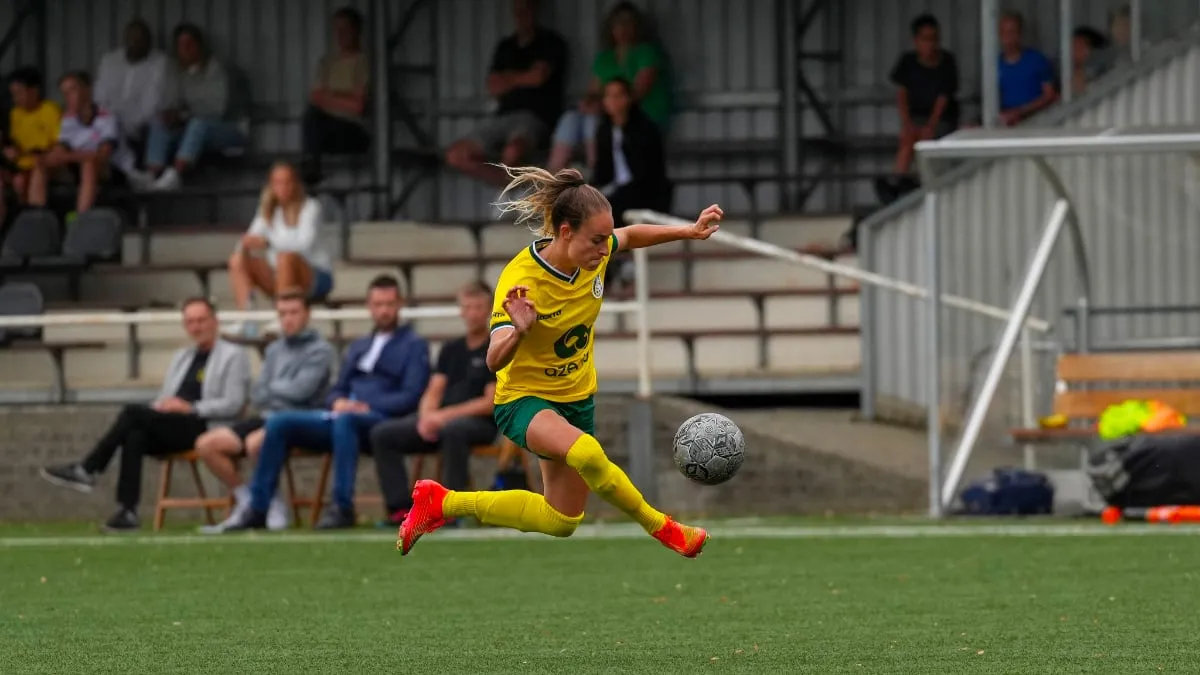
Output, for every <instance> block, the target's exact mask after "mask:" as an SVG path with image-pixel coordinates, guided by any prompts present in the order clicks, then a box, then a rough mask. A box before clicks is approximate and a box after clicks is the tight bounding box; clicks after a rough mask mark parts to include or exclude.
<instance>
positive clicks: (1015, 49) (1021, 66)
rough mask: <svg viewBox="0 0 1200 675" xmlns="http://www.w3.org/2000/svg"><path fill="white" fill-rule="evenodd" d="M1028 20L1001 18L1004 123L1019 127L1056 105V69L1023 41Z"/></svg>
mask: <svg viewBox="0 0 1200 675" xmlns="http://www.w3.org/2000/svg"><path fill="white" fill-rule="evenodd" d="M1024 30H1025V17H1023V16H1022V15H1021V14H1020V13H1019V12H1004V13H1003V14H1001V15H1000V50H1001V51H1000V56H999V58H998V59H997V61H998V64H997V68H998V69H999V78H998V79H999V81H1000V123H1001V124H1003V125H1004V126H1006V127H1011V126H1016V125H1018V124H1020V123H1021V122H1023V121H1025V120H1026V119H1028V118H1030V117H1032V116H1033V115H1035V114H1037V113H1039V112H1041V111H1042V110H1045V109H1046V108H1049V107H1050V106H1051V105H1054V102H1055V101H1057V100H1058V90H1057V89H1055V87H1054V79H1055V74H1054V66H1052V65H1050V59H1048V58H1046V55H1045V54H1043V53H1041V52H1040V51H1038V50H1036V49H1034V48H1032V47H1026V46H1025V45H1024V43H1023V42H1022V33H1023V31H1024Z"/></svg>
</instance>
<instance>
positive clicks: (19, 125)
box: [8, 100, 62, 171]
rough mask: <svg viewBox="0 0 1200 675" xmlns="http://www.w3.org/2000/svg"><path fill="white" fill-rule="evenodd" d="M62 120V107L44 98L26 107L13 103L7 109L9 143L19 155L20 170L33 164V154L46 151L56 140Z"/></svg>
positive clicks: (30, 167) (18, 164)
mask: <svg viewBox="0 0 1200 675" xmlns="http://www.w3.org/2000/svg"><path fill="white" fill-rule="evenodd" d="M61 123H62V110H60V109H59V107H58V104H57V103H55V102H53V101H46V100H43V101H42V102H41V103H39V104H38V105H37V107H36V108H34V109H32V110H29V109H27V108H22V107H20V106H14V107H13V109H12V112H10V113H9V117H8V124H9V127H8V128H9V143H10V144H11V145H13V146H14V147H16V149H17V150H18V152H19V153H20V155H19V156H18V157H17V166H18V167H20V168H21V170H22V171H28V170H30V169H32V168H33V156H34V154H37V153H42V152H46V151H47V150H49V149H50V148H51V147H53V146H54V144H55V143H57V142H58V128H59V125H60V124H61Z"/></svg>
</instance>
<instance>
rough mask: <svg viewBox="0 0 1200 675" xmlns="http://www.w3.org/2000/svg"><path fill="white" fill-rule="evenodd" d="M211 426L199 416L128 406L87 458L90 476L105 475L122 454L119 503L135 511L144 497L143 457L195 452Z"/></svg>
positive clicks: (87, 468) (118, 486)
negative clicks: (198, 440) (118, 452)
mask: <svg viewBox="0 0 1200 675" xmlns="http://www.w3.org/2000/svg"><path fill="white" fill-rule="evenodd" d="M207 428H208V425H207V424H206V423H205V421H204V420H202V419H200V418H199V417H196V416H195V415H184V414H180V413H164V412H159V411H157V410H154V409H153V408H151V407H149V406H145V405H127V406H125V407H124V408H123V409H122V410H121V414H120V415H118V416H117V419H116V421H115V422H113V425H112V426H111V427H109V429H108V432H107V433H106V434H104V436H103V437H101V439H100V441H99V442H97V443H96V447H95V448H93V449H92V451H91V452H90V453H88V456H87V457H85V458H84V459H83V468H84V469H86V470H87V471H88V472H89V473H101V472H103V471H104V470H105V469H107V468H108V464H109V462H111V461H112V459H113V457H115V456H116V454H117V451H118V450H120V451H121V473H120V474H119V475H118V477H117V503H118V504H120V505H121V506H123V507H125V508H127V509H130V510H135V509H137V505H138V502H139V501H141V497H142V458H143V457H145V456H150V457H161V456H164V455H171V454H174V453H177V452H185V451H187V450H191V449H192V446H193V445H194V444H195V442H196V439H197V438H199V437H200V434H202V433H204V432H205V431H206V430H207Z"/></svg>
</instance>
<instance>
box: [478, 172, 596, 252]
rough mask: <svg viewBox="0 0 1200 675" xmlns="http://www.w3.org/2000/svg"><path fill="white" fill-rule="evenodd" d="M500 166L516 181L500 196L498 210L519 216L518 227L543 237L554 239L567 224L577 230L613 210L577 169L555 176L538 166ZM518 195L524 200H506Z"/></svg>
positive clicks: (515, 198)
mask: <svg viewBox="0 0 1200 675" xmlns="http://www.w3.org/2000/svg"><path fill="white" fill-rule="evenodd" d="M497 166H499V167H500V168H502V169H504V170H505V172H507V173H508V175H509V177H510V178H512V180H511V181H510V182H509V183H508V186H507V187H505V188H504V191H503V192H501V193H500V199H499V200H498V201H497V202H496V203H495V206H496V208H498V209H500V212H501V213H515V214H517V224H518V225H521V224H528V226H529V229H530V230H533V232H534V233H536V234H538V235H540V236H542V237H551V238H552V237H554V236H555V235H556V234H557V233H558V226H559V225H561V224H563V223H566V224H567V225H568V226H570V228H571V229H572V230H577V229H579V226H580V225H582V224H583V221H585V220H587V218H588V216H591V215H592V214H595V213H598V212H600V211H603V210H604V209H611V208H612V206H611V205H609V203H608V199H607V198H606V197H605V196H604V193H602V192H600V191H599V190H597V189H596V188H594V187H592V186H591V185H588V184H587V181H585V180H584V179H583V174H581V173H579V172H578V171H576V170H575V169H562V170H561V171H559V172H558V173H554V174H552V173H550V172H549V171H547V170H545V169H540V168H538V167H536V166H521V167H515V168H514V167H507V166H504V165H503V164H499V165H497ZM514 191H516V192H520V193H521V195H522V196H520V197H513V198H509V199H505V196H506V195H508V194H509V193H510V192H514Z"/></svg>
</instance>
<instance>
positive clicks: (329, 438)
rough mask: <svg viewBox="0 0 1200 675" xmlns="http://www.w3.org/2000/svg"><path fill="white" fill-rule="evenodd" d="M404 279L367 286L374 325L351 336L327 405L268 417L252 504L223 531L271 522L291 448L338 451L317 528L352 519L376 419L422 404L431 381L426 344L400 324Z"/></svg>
mask: <svg viewBox="0 0 1200 675" xmlns="http://www.w3.org/2000/svg"><path fill="white" fill-rule="evenodd" d="M403 300H404V299H403V297H402V296H401V295H400V285H399V283H397V281H396V279H395V278H394V277H391V276H386V275H385V276H380V277H377V278H376V279H375V280H374V281H372V282H371V285H370V286H369V287H368V289H367V309H368V311H370V313H371V320H372V321H373V322H374V324H375V329H374V330H373V331H372V333H371V334H370V335H367V336H364V337H361V338H359V339H357V340H355V341H354V342H352V343H350V346H349V348H348V349H347V350H346V356H345V359H344V360H343V361H342V368H341V372H340V373H339V374H338V379H337V383H336V384H335V385H334V387H333V391H332V392H330V394H329V398H328V409H327V410H314V411H310V412H293V411H288V412H277V413H275V414H273V415H271V416H270V417H269V418H267V425H266V436H265V438H264V439H263V446H262V451H261V452H260V453H259V457H258V466H257V467H256V468H255V470H254V478H253V480H252V481H251V484H250V509H249V511H247V512H246V513H245V514H244V516H243V517H242V518H241V519H240V520H239V521H238V522H236V523H232V524H231V525H230V526H229V527H228V528H226V531H227V532H228V531H235V530H247V529H262V528H263V527H266V522H267V521H266V518H267V510H268V507H269V506H270V502H271V496H272V495H273V494H275V488H276V487H277V486H278V483H279V471H280V469H282V468H283V463H284V462H285V461H286V460H287V455H288V451H289V449H291V448H295V447H302V448H307V449H310V450H326V451H329V452H332V453H333V502H332V503H331V504H330V505H329V506H328V508H326V509H325V512H324V513H322V514H321V518H320V520H319V521H318V522H317V529H337V528H346V527H353V526H354V523H355V513H354V481H355V477H356V471H357V467H358V453H359V449H360V443H362V442H363V441H365V440H367V436H368V434H370V432H371V429H372V427H374V426H375V425H377V424H379V423H380V422H382V421H383V420H385V419H388V418H390V417H404V416H407V415H411V414H412V413H413V412H415V411H416V410H417V404H418V403H419V402H420V400H421V395H422V394H424V393H425V386H426V385H427V384H428V383H429V345H428V344H426V342H425V340H424V339H423V338H421V336H419V335H417V333H416V331H414V330H413V329H412V328H410V327H409V326H402V325H400V323H399V320H400V307H401V305H402V304H403Z"/></svg>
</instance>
